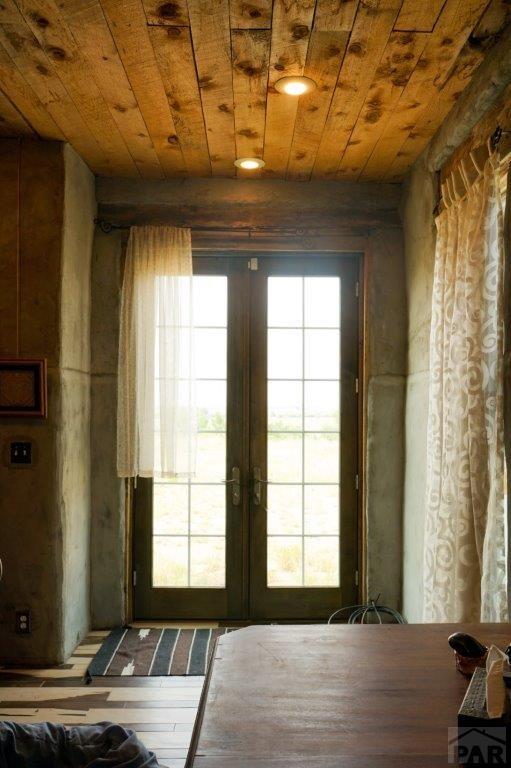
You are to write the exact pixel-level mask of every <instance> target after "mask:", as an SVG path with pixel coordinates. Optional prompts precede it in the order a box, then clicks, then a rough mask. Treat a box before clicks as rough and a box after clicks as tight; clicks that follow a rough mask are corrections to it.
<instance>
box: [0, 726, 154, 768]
mask: <svg viewBox="0 0 511 768" xmlns="http://www.w3.org/2000/svg"><path fill="white" fill-rule="evenodd" d="M114 766H115V768H158V762H157V760H156V757H155V755H154V753H153V752H150V751H149V750H148V749H147V748H146V747H145V746H144V745H143V744H142V742H141V741H140V740H139V739H138V737H137V735H136V734H135V733H134V732H133V731H129V730H127V729H126V728H123V727H122V726H120V725H116V724H115V723H98V724H97V725H75V726H72V727H70V728H65V727H64V726H63V725H53V723H34V724H30V725H20V724H18V723H11V722H7V721H4V722H0V768H114Z"/></svg>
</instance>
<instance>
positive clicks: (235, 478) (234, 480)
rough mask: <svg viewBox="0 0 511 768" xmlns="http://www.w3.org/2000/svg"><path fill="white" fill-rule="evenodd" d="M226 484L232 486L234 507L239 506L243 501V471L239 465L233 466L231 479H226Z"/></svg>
mask: <svg viewBox="0 0 511 768" xmlns="http://www.w3.org/2000/svg"><path fill="white" fill-rule="evenodd" d="M225 483H226V485H230V486H231V500H232V505H233V507H239V505H240V503H241V472H240V468H239V467H233V468H232V470H231V479H230V480H226V481H225Z"/></svg>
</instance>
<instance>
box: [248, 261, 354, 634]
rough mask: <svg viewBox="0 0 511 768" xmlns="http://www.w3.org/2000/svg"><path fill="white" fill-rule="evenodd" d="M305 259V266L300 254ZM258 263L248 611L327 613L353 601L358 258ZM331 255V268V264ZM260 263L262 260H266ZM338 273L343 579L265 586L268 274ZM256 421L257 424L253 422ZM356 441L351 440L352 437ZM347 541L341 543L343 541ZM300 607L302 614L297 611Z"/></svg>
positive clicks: (273, 615)
mask: <svg viewBox="0 0 511 768" xmlns="http://www.w3.org/2000/svg"><path fill="white" fill-rule="evenodd" d="M304 261H306V262H307V264H306V266H305V267H303V266H301V263H300V262H304ZM261 262H262V264H261V266H262V268H261V269H260V270H259V269H258V270H257V274H256V275H254V277H253V279H252V286H253V290H252V293H251V306H250V317H251V333H252V338H251V351H250V360H251V365H252V367H251V372H250V373H251V385H250V398H251V413H250V432H249V438H250V471H251V472H252V469H253V467H254V466H257V467H261V468H263V467H265V468H266V469H263V475H265V478H264V479H263V483H262V485H261V501H260V503H259V504H258V505H257V506H256V505H255V504H254V503H253V494H252V479H251V483H250V486H251V494H250V498H249V519H250V525H251V528H252V538H251V548H250V551H249V556H250V560H251V568H250V581H249V587H250V612H251V619H255V620H282V619H288V620H289V619H303V620H306V619H324V618H326V617H327V616H328V615H329V613H332V612H333V611H334V610H336V608H339V607H340V605H342V604H345V605H346V604H353V603H354V602H356V600H357V596H358V584H357V581H358V578H357V576H356V574H357V572H358V559H359V558H358V543H359V542H358V527H359V525H358V523H359V510H358V487H359V484H360V482H359V478H358V470H359V467H358V463H359V462H358V455H359V454H358V442H359V429H358V402H357V401H358V389H359V387H358V386H357V383H356V382H357V379H358V377H359V369H358V357H359V355H358V351H359V350H358V341H359V330H358V323H359V319H358V307H357V303H358V293H359V290H358V288H357V284H358V277H359V271H358V270H359V264H358V258H357V257H355V256H348V255H347V254H342V255H340V254H332V253H329V254H322V253H315V254H314V256H313V257H312V259H311V257H310V255H309V254H306V253H302V254H300V255H295V254H293V255H291V256H287V258H285V257H283V255H282V254H280V255H279V256H278V257H273V256H272V255H270V254H265V259H263V258H262V259H261ZM332 263H333V264H334V269H332V268H331V265H332ZM263 264H264V266H263ZM334 274H335V275H338V276H339V277H340V278H341V282H340V290H341V297H342V299H341V300H340V309H341V317H342V320H341V328H340V345H341V350H342V354H341V355H340V363H341V371H340V379H339V382H340V396H341V401H340V406H341V407H340V415H341V423H340V425H339V430H340V443H339V449H340V450H339V490H340V506H339V512H340V520H339V523H340V528H339V536H340V541H341V547H340V551H339V554H340V564H339V567H340V571H339V576H340V583H339V586H338V587H316V588H315V587H268V586H267V585H266V575H267V560H266V556H267V535H268V534H267V524H266V523H267V513H266V507H267V501H266V494H267V488H268V485H267V482H266V476H267V445H268V443H267V436H266V427H267V410H266V407H267V357H266V348H267V345H266V338H267V335H266V333H267V314H266V310H267V291H266V290H264V288H265V285H266V281H267V279H268V277H269V276H272V275H282V276H293V275H297V276H301V275H309V276H315V275H316V276H320V275H334ZM254 426H255V428H254ZM352 441H353V442H352ZM342 542H344V545H343V544H342ZM300 610H302V611H303V614H302V615H300V613H299V611H300Z"/></svg>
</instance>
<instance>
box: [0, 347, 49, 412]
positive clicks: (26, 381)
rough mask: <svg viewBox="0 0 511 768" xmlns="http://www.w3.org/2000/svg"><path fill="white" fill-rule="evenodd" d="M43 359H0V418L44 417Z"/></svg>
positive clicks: (45, 382) (44, 362)
mask: <svg viewBox="0 0 511 768" xmlns="http://www.w3.org/2000/svg"><path fill="white" fill-rule="evenodd" d="M47 402H48V397H47V373H46V360H45V359H44V358H38V359H34V358H32V359H23V360H21V359H14V358H0V417H3V416H18V417H20V416H25V417H34V418H46V415H47Z"/></svg>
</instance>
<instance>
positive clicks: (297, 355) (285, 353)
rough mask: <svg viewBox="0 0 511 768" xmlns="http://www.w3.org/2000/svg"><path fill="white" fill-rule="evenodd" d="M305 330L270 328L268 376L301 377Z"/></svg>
mask: <svg viewBox="0 0 511 768" xmlns="http://www.w3.org/2000/svg"><path fill="white" fill-rule="evenodd" d="M302 337H303V332H302V331H301V330H294V329H293V330H287V329H286V330H281V329H280V328H278V329H275V328H269V329H268V376H269V378H270V379H301V378H302V376H303V372H302V371H303V338H302Z"/></svg>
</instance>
